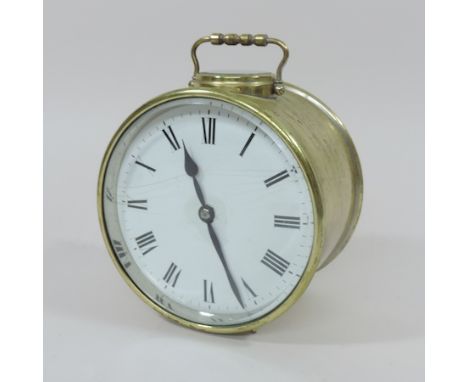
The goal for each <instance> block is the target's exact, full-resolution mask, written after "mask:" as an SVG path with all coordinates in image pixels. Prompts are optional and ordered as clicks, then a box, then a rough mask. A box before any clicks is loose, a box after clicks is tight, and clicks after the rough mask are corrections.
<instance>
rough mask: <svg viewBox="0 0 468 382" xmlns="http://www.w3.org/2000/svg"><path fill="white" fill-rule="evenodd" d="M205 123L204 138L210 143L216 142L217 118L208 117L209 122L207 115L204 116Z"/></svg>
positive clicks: (203, 121)
mask: <svg viewBox="0 0 468 382" xmlns="http://www.w3.org/2000/svg"><path fill="white" fill-rule="evenodd" d="M202 124H203V139H204V140H205V143H206V144H208V145H214V144H215V135H216V118H211V117H210V118H208V123H207V121H206V118H205V117H202Z"/></svg>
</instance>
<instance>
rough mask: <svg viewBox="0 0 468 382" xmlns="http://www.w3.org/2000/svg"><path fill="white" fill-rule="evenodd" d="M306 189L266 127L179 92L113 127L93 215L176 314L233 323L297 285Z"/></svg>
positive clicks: (153, 294) (308, 202)
mask: <svg viewBox="0 0 468 382" xmlns="http://www.w3.org/2000/svg"><path fill="white" fill-rule="evenodd" d="M312 203H313V200H312V196H311V194H310V192H309V188H308V185H307V182H306V180H305V178H304V174H303V172H302V170H301V168H300V166H299V164H298V163H297V161H296V159H295V157H294V155H293V154H292V152H291V151H290V149H289V148H288V147H287V145H286V144H285V143H284V142H283V141H282V140H281V139H280V138H279V136H278V135H277V134H276V133H275V132H274V130H273V129H272V128H271V127H269V126H268V125H267V124H266V123H264V122H262V121H261V120H260V119H259V118H257V117H255V116H254V115H253V114H251V113H249V112H247V111H245V110H243V109H241V108H239V107H237V106H234V105H233V104H230V103H227V102H224V101H219V100H214V99H208V98H183V99H179V100H175V101H170V102H166V103H164V104H161V105H158V106H156V107H153V108H151V109H150V110H148V111H146V112H145V113H144V114H142V115H141V116H140V117H138V118H137V119H136V120H135V121H134V122H133V123H132V124H131V125H130V126H129V127H128V128H127V129H126V131H125V132H124V133H123V134H122V135H121V137H120V139H119V140H118V141H117V143H116V144H115V146H114V148H113V151H112V153H111V156H110V159H109V162H108V165H107V168H106V170H105V176H104V185H103V218H104V223H105V227H106V231H107V232H106V233H107V236H108V239H109V243H110V244H111V246H112V247H113V250H114V254H115V257H116V259H117V261H119V262H120V264H121V267H122V269H123V270H124V272H125V273H126V274H127V275H128V277H129V278H130V280H132V282H133V283H134V284H135V286H136V287H137V288H138V289H139V290H140V291H141V292H142V293H144V294H145V295H146V296H147V297H148V298H149V299H150V300H152V301H153V302H154V303H155V304H157V305H159V306H160V307H162V308H163V309H164V310H166V311H168V312H170V313H172V314H173V315H176V316H179V317H182V318H183V319H186V320H189V321H192V322H196V323H200V324H205V325H210V326H229V325H240V324H242V323H246V322H249V321H252V320H255V319H257V318H259V317H261V316H264V315H266V314H268V313H269V312H271V311H273V310H274V309H275V308H277V307H278V306H279V305H280V304H281V303H282V302H283V301H284V300H285V299H286V298H287V297H288V296H289V295H290V294H291V292H292V291H293V290H294V288H295V287H296V286H297V284H298V282H299V280H300V278H301V277H302V274H303V272H304V270H305V268H306V266H307V264H308V262H309V258H310V255H311V251H312V245H313V242H314V227H313V225H314V215H313V204H312Z"/></svg>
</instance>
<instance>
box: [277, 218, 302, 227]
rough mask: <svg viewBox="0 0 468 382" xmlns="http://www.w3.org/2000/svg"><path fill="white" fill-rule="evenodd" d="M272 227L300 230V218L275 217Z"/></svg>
mask: <svg viewBox="0 0 468 382" xmlns="http://www.w3.org/2000/svg"><path fill="white" fill-rule="evenodd" d="M274 225H275V227H281V228H295V229H299V228H301V218H300V217H295V216H282V215H275V217H274Z"/></svg>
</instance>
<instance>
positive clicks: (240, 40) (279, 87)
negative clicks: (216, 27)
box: [191, 33, 289, 95]
mask: <svg viewBox="0 0 468 382" xmlns="http://www.w3.org/2000/svg"><path fill="white" fill-rule="evenodd" d="M204 43H211V44H212V45H223V44H226V45H238V44H241V45H244V46H250V45H256V46H267V45H268V44H273V45H277V46H279V47H280V48H281V50H282V51H283V58H282V59H281V61H280V63H279V65H278V68H277V69H276V78H275V81H274V83H273V87H274V92H275V93H276V94H278V95H280V94H283V93H284V85H283V80H282V72H283V67H284V65H285V64H286V61H287V60H288V57H289V49H288V47H287V46H286V44H285V43H284V42H283V41H281V40H278V39H276V38H273V37H268V36H267V35H266V34H256V35H251V34H241V35H238V34H235V33H229V34H222V33H213V34H210V35H209V36H204V37H201V38H199V39H198V40H197V41H195V43H194V44H193V46H192V51H191V54H192V61H193V66H194V70H193V78H194V79H195V78H196V77H197V75H198V74H199V73H200V62H199V61H198V57H197V49H198V47H199V46H200V45H201V44H204Z"/></svg>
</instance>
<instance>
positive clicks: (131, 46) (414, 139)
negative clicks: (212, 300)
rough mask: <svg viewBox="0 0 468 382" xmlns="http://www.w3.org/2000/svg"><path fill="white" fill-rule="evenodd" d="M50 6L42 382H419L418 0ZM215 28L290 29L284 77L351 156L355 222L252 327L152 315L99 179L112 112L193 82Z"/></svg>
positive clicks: (207, 57)
mask: <svg viewBox="0 0 468 382" xmlns="http://www.w3.org/2000/svg"><path fill="white" fill-rule="evenodd" d="M274 4H275V5H273V2H271V1H257V2H255V3H252V2H247V1H238V2H236V3H235V4H233V5H225V4H224V3H218V2H214V1H197V2H190V3H189V2H186V3H185V2H179V1H171V2H167V3H157V2H154V1H133V2H119V1H114V2H110V1H100V2H91V1H81V2H70V1H52V0H49V1H48V2H47V3H46V7H45V60H44V63H45V68H44V74H45V88H44V94H45V105H44V106H45V120H44V133H45V135H44V141H45V153H44V165H45V173H44V223H45V232H44V319H45V327H44V361H45V380H47V381H63V380H67V381H73V380H77V381H108V380H112V381H120V380H122V381H123V380H127V379H129V378H132V379H136V378H138V379H139V380H141V381H146V380H155V379H157V378H158V379H161V378H167V379H171V380H174V381H179V380H180V381H181V380H186V379H188V378H190V379H195V380H201V379H205V380H216V379H223V380H224V381H231V380H232V381H235V380H248V381H250V380H267V379H268V380H270V381H280V380H281V381H283V380H293V381H322V380H327V381H343V380H347V381H375V380H379V381H395V380H398V381H422V380H423V376H424V368H423V366H424V350H423V349H424V339H423V337H424V226H423V220H424V189H423V187H424V172H423V171H424V168H423V167H424V127H423V123H424V115H423V112H424V98H423V96H424V45H423V44H424V30H423V28H424V20H423V16H424V9H423V3H422V1H411V2H408V1H394V2H391V3H390V2H388V3H387V2H383V1H370V0H369V1H365V0H359V1H355V2H345V1H336V0H335V1H327V2H318V3H313V2H294V1H291V2H288V3H287V4H285V3H280V2H274ZM214 31H220V32H239V33H241V32H251V33H262V32H264V33H268V34H270V35H271V36H275V37H279V38H281V39H283V40H285V41H286V42H287V43H288V45H289V46H290V50H291V57H290V61H289V63H288V64H287V66H286V68H285V72H284V78H285V80H287V81H289V82H292V83H295V84H297V85H299V86H301V87H304V88H306V89H308V90H309V91H311V92H312V93H313V94H315V95H317V96H318V97H320V98H322V99H323V100H324V101H325V102H326V103H327V104H329V105H330V106H331V107H332V109H334V110H335V111H336V112H337V114H338V115H339V116H340V117H341V118H342V119H343V121H344V122H345V124H346V125H347V126H348V128H349V130H350V133H351V135H352V137H353V139H354V142H355V144H356V146H357V149H358V151H359V153H360V156H361V161H362V166H363V173H364V181H365V199H364V209H363V213H362V218H361V221H360V223H359V226H358V228H357V230H356V233H355V235H354V237H353V239H352V240H351V242H350V243H349V245H348V246H347V247H346V249H345V250H344V252H343V254H342V256H340V257H339V258H338V259H337V260H336V262H334V263H333V264H332V265H330V266H329V267H327V268H326V269H325V270H323V271H321V272H320V273H319V274H318V275H317V276H316V277H315V278H314V280H313V282H312V284H311V286H310V287H309V289H308V291H307V293H306V294H305V295H304V297H303V298H302V299H301V300H300V301H299V302H298V303H297V304H296V305H295V306H294V307H293V308H292V309H291V310H290V311H289V312H288V313H286V314H285V315H284V316H282V317H281V318H279V319H278V320H276V321H275V322H273V323H271V324H270V325H268V326H266V327H264V328H263V329H262V330H260V331H259V332H258V333H257V334H255V335H248V336H235V337H228V336H214V335H207V334H202V333H197V332H193V331H189V330H187V329H184V328H180V327H178V326H175V325H173V324H172V323H169V322H167V321H166V320H164V319H162V318H160V317H159V316H158V315H157V314H156V313H154V312H153V311H151V310H150V309H149V308H148V307H146V305H144V304H143V303H142V302H141V301H139V300H138V299H137V298H136V297H135V296H134V295H133V294H132V292H131V291H130V290H129V289H128V287H127V286H126V285H125V284H124V282H123V281H122V280H121V279H120V277H119V276H118V274H117V271H116V270H115V269H114V268H113V265H112V263H111V260H110V258H109V257H108V255H107V254H106V252H105V248H104V245H103V242H102V240H101V237H100V232H99V228H98V223H97V214H96V208H95V206H96V201H95V191H96V180H97V172H98V167H99V164H100V160H101V157H102V154H103V152H104V149H105V146H106V144H107V143H108V141H109V139H110V137H111V135H112V133H113V132H114V131H115V129H116V128H117V126H118V125H119V124H120V123H121V121H122V120H123V119H124V118H125V117H126V116H127V115H128V114H129V113H130V112H131V111H133V110H134V109H135V108H136V107H137V106H139V105H140V104H141V103H143V102H144V101H146V100H147V99H149V98H151V97H153V96H155V95H158V94H159V93H161V92H163V91H167V90H171V89H174V88H179V87H183V86H185V85H186V83H187V82H188V80H189V79H190V75H191V71H192V67H191V62H190V59H189V49H190V46H191V43H192V42H193V41H194V40H195V39H196V38H198V37H200V36H202V35H205V34H207V33H211V32H214ZM278 58H279V53H278V52H277V51H276V50H275V49H274V48H267V49H260V48H257V49H255V48H240V47H206V48H205V47H203V48H201V49H200V59H201V65H202V69H222V70H235V69H253V70H262V69H263V70H265V69H266V70H274V69H275V65H276V62H277V60H278Z"/></svg>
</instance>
